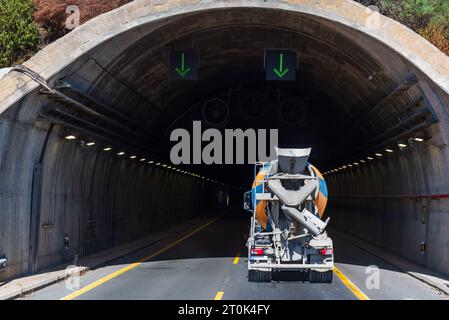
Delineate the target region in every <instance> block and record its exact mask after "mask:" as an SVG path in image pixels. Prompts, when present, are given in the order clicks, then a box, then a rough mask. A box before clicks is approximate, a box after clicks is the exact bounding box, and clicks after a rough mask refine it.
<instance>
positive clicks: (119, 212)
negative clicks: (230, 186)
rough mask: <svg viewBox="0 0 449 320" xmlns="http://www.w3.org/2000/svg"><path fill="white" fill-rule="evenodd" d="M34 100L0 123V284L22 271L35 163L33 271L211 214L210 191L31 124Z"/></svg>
mask: <svg viewBox="0 0 449 320" xmlns="http://www.w3.org/2000/svg"><path fill="white" fill-rule="evenodd" d="M40 99H41V98H40V97H39V96H37V95H36V96H34V95H30V96H28V97H27V98H25V99H24V100H23V101H21V102H20V103H18V104H16V105H15V106H13V107H12V108H10V109H8V111H7V112H5V113H4V114H2V116H1V118H0V136H1V137H2V138H1V139H0V144H1V145H0V176H1V179H0V213H1V214H0V216H1V222H0V255H1V254H5V255H6V256H7V258H8V267H7V269H6V270H4V271H2V272H0V280H4V279H8V278H9V277H12V276H17V275H20V274H24V273H27V272H28V270H29V263H28V261H29V255H30V246H29V244H30V241H31V242H32V239H30V234H32V232H31V231H30V229H31V226H30V220H31V214H32V212H33V210H32V186H33V170H34V166H35V163H37V162H39V161H40V160H41V158H42V163H43V174H42V177H43V179H42V184H41V186H42V190H41V197H40V202H41V203H40V205H39V206H38V208H39V212H40V217H39V220H38V225H39V227H38V232H39V234H38V243H37V248H38V250H37V271H39V270H42V269H44V268H47V267H49V266H52V265H55V264H57V263H61V262H63V261H67V260H72V259H73V258H74V254H75V252H77V253H78V254H79V255H80V256H83V255H88V254H92V253H95V252H98V251H100V250H103V249H105V248H109V247H112V246H115V245H118V244H121V243H124V242H127V241H130V240H133V239H136V238H138V237H141V236H144V235H148V234H151V232H152V231H154V230H156V229H160V228H163V227H166V226H169V225H170V224H173V223H175V222H178V223H180V222H182V220H183V219H186V218H187V217H190V216H193V215H201V214H205V213H210V210H209V211H208V209H211V208H214V197H215V194H216V191H217V189H216V187H215V186H214V185H211V184H210V183H207V182H204V180H201V179H195V178H193V177H191V176H188V175H185V174H180V173H176V172H174V171H173V170H167V169H162V168H161V167H156V166H154V165H150V164H148V163H147V162H145V164H142V163H140V162H139V161H138V160H137V159H136V160H130V159H129V158H128V157H125V158H120V157H118V156H117V155H116V152H117V151H116V150H115V151H111V152H105V151H103V150H102V148H101V146H100V145H97V146H92V147H85V148H81V147H80V145H79V143H78V142H76V141H68V140H66V139H64V137H63V136H61V135H60V128H59V127H58V126H54V127H53V128H51V127H50V126H49V124H48V123H43V122H42V123H41V122H39V121H37V122H36V121H35V120H36V114H37V112H38V110H39V108H35V107H33V106H35V105H39V104H40V101H39V100H40ZM47 135H48V141H47V144H46V146H45V141H46V137H47ZM34 213H35V211H34ZM66 235H68V237H69V238H70V240H71V245H70V249H69V250H66V249H64V237H65V236H66Z"/></svg>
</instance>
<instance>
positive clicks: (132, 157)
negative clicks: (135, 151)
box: [129, 156, 137, 159]
mask: <svg viewBox="0 0 449 320" xmlns="http://www.w3.org/2000/svg"><path fill="white" fill-rule="evenodd" d="M129 158H130V159H135V158H137V157H136V156H131V157H129Z"/></svg>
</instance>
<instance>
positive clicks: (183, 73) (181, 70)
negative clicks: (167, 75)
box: [175, 52, 191, 78]
mask: <svg viewBox="0 0 449 320" xmlns="http://www.w3.org/2000/svg"><path fill="white" fill-rule="evenodd" d="M185 61H186V57H185V53H184V52H181V68H180V67H176V69H175V70H176V72H177V73H178V74H179V76H180V77H181V78H184V77H185V76H186V75H187V74H188V73H189V72H190V70H191V68H189V67H187V68H186V66H185Z"/></svg>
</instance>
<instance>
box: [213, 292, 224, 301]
mask: <svg viewBox="0 0 449 320" xmlns="http://www.w3.org/2000/svg"><path fill="white" fill-rule="evenodd" d="M223 295H224V291H218V292H217V294H216V295H215V298H214V300H221V299H223Z"/></svg>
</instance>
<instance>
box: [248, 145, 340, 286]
mask: <svg viewBox="0 0 449 320" xmlns="http://www.w3.org/2000/svg"><path fill="white" fill-rule="evenodd" d="M276 152H277V159H275V160H273V161H271V162H266V163H256V164H255V172H254V175H255V180H254V182H253V186H252V189H251V190H250V191H248V192H246V193H245V195H244V209H245V210H248V211H250V212H251V213H252V217H251V225H250V232H249V237H248V242H247V246H248V280H249V281H251V282H270V281H271V280H272V278H273V275H275V274H276V273H281V272H282V273H284V272H291V273H293V272H296V273H298V274H301V275H305V276H306V277H302V278H303V279H304V278H306V279H309V280H310V282H315V283H319V282H320V283H330V282H332V276H333V272H332V270H333V267H334V252H333V243H332V239H331V238H329V237H328V235H327V233H326V231H325V229H326V226H327V225H328V223H329V218H328V219H326V220H325V221H323V220H322V218H323V214H324V210H325V208H326V204H327V186H326V182H325V180H324V178H323V176H322V174H321V173H320V172H319V171H318V169H317V168H315V167H314V166H313V165H311V164H310V163H308V159H309V156H310V152H311V149H280V148H277V149H276Z"/></svg>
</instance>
